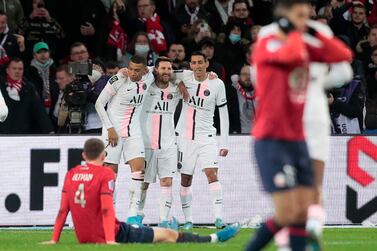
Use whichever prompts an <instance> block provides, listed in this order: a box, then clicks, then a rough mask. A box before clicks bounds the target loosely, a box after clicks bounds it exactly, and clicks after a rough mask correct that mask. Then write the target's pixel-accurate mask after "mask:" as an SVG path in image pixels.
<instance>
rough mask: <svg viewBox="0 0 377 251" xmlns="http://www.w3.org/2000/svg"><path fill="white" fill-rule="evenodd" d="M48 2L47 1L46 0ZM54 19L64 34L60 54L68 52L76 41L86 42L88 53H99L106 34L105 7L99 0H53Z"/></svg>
mask: <svg viewBox="0 0 377 251" xmlns="http://www.w3.org/2000/svg"><path fill="white" fill-rule="evenodd" d="M46 2H48V1H46ZM55 2H56V4H55V8H56V10H57V11H56V19H57V20H58V22H59V23H60V24H61V26H62V27H63V30H64V32H65V34H66V37H65V43H64V45H63V46H62V48H59V50H61V51H62V52H61V53H62V56H64V55H66V54H67V53H69V46H66V45H70V44H72V43H74V42H76V41H81V42H83V43H85V44H86V46H87V49H88V51H89V52H90V53H92V54H93V53H95V54H96V55H101V53H102V49H103V46H104V44H105V42H106V39H107V36H106V34H105V31H106V27H107V24H108V23H107V22H106V21H105V18H106V11H105V7H104V5H103V4H102V2H101V0H90V1H89V0H64V1H55Z"/></svg>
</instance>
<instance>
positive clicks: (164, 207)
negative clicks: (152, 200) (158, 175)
mask: <svg viewBox="0 0 377 251" xmlns="http://www.w3.org/2000/svg"><path fill="white" fill-rule="evenodd" d="M172 202H173V195H172V187H171V186H168V187H163V186H162V187H160V221H161V222H162V221H167V220H169V214H170V209H171V204H172Z"/></svg>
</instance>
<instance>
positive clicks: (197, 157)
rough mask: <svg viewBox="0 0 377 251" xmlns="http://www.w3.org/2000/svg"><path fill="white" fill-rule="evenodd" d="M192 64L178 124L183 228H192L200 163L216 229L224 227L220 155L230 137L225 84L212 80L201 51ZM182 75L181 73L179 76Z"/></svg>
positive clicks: (196, 53) (224, 153)
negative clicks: (193, 186)
mask: <svg viewBox="0 0 377 251" xmlns="http://www.w3.org/2000/svg"><path fill="white" fill-rule="evenodd" d="M190 67H191V69H192V71H193V73H191V74H188V76H187V75H186V74H183V77H182V80H183V82H184V83H185V86H186V87H187V90H188V92H189V94H190V98H189V100H188V101H185V102H183V107H182V112H181V115H180V118H179V121H178V124H177V128H176V132H177V134H178V139H177V142H178V150H179V154H178V163H179V164H178V168H179V171H180V173H181V190H180V195H181V202H182V209H183V214H184V216H185V220H186V223H185V225H184V226H183V227H184V229H190V228H192V227H193V218H192V212H191V204H192V192H191V183H192V177H193V174H194V170H195V166H196V165H199V166H200V168H201V169H202V170H203V171H204V173H205V174H206V176H207V180H208V183H209V188H210V196H211V198H212V205H213V209H214V214H215V225H216V227H217V228H222V227H224V223H223V219H222V204H223V196H222V188H221V184H220V182H219V180H218V168H219V164H218V155H220V156H224V157H225V156H226V155H227V154H228V149H227V140H228V131H229V118H228V108H227V101H226V96H225V86H224V83H223V82H222V81H221V80H220V79H209V78H208V73H207V68H208V60H207V58H206V57H205V55H204V54H202V53H201V52H194V53H192V55H191V62H190ZM177 78H179V76H177ZM216 106H217V107H218V108H219V114H220V128H221V138H220V146H219V148H220V150H218V147H217V143H216V139H215V136H216V129H215V128H214V127H213V116H214V112H215V108H216Z"/></svg>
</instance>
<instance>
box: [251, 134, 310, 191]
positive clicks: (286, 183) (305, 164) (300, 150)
mask: <svg viewBox="0 0 377 251" xmlns="http://www.w3.org/2000/svg"><path fill="white" fill-rule="evenodd" d="M254 150H255V157H256V160H257V163H258V168H259V173H260V176H261V178H262V183H263V187H264V189H265V190H266V191H267V192H269V193H273V192H276V191H282V190H287V189H292V188H294V187H297V186H314V176H313V169H312V162H311V160H310V157H309V153H308V149H307V147H306V143H305V142H304V141H283V140H269V139H263V140H256V141H255V149H254Z"/></svg>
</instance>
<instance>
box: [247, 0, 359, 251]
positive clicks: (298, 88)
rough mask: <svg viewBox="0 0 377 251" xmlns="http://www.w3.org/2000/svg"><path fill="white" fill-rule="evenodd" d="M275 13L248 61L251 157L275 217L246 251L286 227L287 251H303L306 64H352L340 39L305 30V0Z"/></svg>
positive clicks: (309, 189)
mask: <svg viewBox="0 0 377 251" xmlns="http://www.w3.org/2000/svg"><path fill="white" fill-rule="evenodd" d="M274 14H275V16H276V19H277V21H276V22H275V23H272V24H271V25H268V26H266V27H264V28H262V30H261V31H260V33H259V35H258V36H259V37H258V41H257V45H256V47H255V50H254V51H253V56H252V62H253V64H254V66H255V69H256V96H257V102H258V106H257V112H256V122H255V126H254V128H253V135H254V137H255V156H256V159H257V163H258V167H259V172H260V176H261V180H262V184H263V186H264V189H265V190H266V191H267V192H269V193H271V194H272V200H273V203H274V206H275V214H274V217H273V218H271V219H269V220H267V221H266V222H265V223H263V224H262V225H261V227H260V228H259V229H258V230H257V232H256V234H255V236H254V238H253V240H252V241H251V242H250V244H249V245H248V247H247V251H256V250H261V249H262V248H263V247H264V246H266V245H267V244H268V243H269V241H270V240H271V239H272V237H273V236H274V235H275V234H276V233H277V232H278V231H279V230H280V229H281V228H283V227H289V231H290V246H291V250H292V251H303V250H305V247H306V244H307V243H306V241H307V232H306V230H305V224H306V221H307V212H308V207H309V205H311V204H313V202H314V192H315V188H314V181H313V170H312V166H311V161H310V158H309V154H308V150H307V147H306V144H305V137H304V129H303V110H304V103H305V99H306V90H307V85H308V81H309V70H308V65H309V62H311V61H317V62H327V63H333V62H340V61H351V60H352V53H351V52H350V50H348V49H347V48H346V46H345V45H344V44H343V43H341V42H340V41H339V40H337V39H335V38H329V37H326V36H324V35H322V34H321V33H320V32H318V31H317V30H315V29H314V28H308V21H309V18H310V2H309V1H307V0H281V1H278V2H277V4H276V6H275V13H274Z"/></svg>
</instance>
